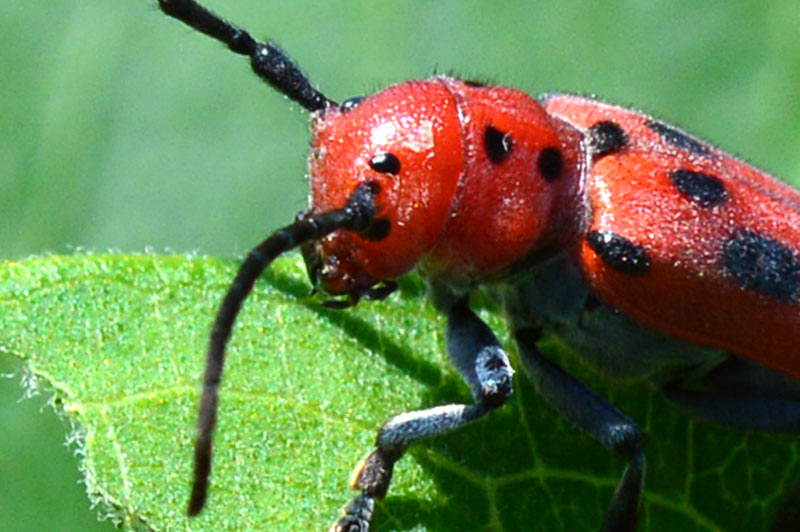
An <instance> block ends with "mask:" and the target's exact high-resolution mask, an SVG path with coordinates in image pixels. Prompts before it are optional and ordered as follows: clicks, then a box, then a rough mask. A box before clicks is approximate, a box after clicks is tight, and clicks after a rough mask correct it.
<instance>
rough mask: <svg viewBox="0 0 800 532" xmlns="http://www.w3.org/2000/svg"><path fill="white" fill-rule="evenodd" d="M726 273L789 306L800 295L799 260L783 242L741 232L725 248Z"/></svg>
mask: <svg viewBox="0 0 800 532" xmlns="http://www.w3.org/2000/svg"><path fill="white" fill-rule="evenodd" d="M722 258H723V261H724V264H725V270H726V271H727V272H728V273H729V274H730V275H732V276H733V277H734V278H735V279H736V281H737V282H738V283H739V284H740V285H741V286H744V287H746V288H750V289H752V290H755V291H756V292H759V293H761V294H764V295H766V296H770V297H773V298H775V299H777V300H778V301H783V302H786V303H790V302H794V301H797V300H798V296H800V257H798V255H797V253H796V252H795V251H794V250H793V249H792V248H790V247H789V246H787V245H786V244H783V243H781V242H778V241H777V240H773V239H772V238H770V237H768V236H764V235H760V234H758V233H756V232H754V231H749V230H746V229H742V230H740V231H737V232H736V233H734V234H733V236H731V237H730V238H729V239H728V240H727V241H726V242H725V244H724V245H723V246H722Z"/></svg>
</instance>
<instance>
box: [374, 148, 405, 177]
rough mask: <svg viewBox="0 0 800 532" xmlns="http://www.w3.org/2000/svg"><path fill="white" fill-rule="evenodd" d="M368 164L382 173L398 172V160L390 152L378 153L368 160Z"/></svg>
mask: <svg viewBox="0 0 800 532" xmlns="http://www.w3.org/2000/svg"><path fill="white" fill-rule="evenodd" d="M369 166H370V168H372V169H373V170H375V171H376V172H380V173H382V174H391V175H397V174H399V173H400V160H399V159H398V158H397V157H396V156H395V155H393V154H391V153H379V154H377V155H375V156H373V157H372V159H370V160H369Z"/></svg>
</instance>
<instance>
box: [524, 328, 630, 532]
mask: <svg viewBox="0 0 800 532" xmlns="http://www.w3.org/2000/svg"><path fill="white" fill-rule="evenodd" d="M514 336H515V338H516V340H517V343H518V345H519V349H520V357H521V359H522V364H523V367H524V369H525V372H526V373H527V374H528V377H529V378H530V379H531V381H532V382H533V383H534V385H535V386H536V388H537V390H538V391H539V393H540V394H541V395H542V397H544V399H545V400H546V401H547V402H548V403H550V404H551V405H552V406H553V407H554V408H555V409H556V410H558V412H559V413H560V414H561V415H563V416H564V417H565V418H567V419H568V420H570V421H571V422H572V423H573V424H575V426H577V427H578V428H580V429H582V430H583V431H585V432H586V433H588V434H589V435H590V436H591V437H593V438H594V439H596V440H597V441H599V442H600V443H602V444H603V445H605V446H606V447H608V448H609V449H612V450H614V451H616V452H618V453H620V454H622V455H623V456H625V457H627V458H628V460H629V462H628V465H627V467H626V468H625V471H624V472H623V474H622V477H621V478H620V480H619V483H618V484H617V489H616V490H615V491H614V496H613V497H612V499H611V503H610V505H609V507H608V511H607V513H606V518H605V521H604V522H603V528H602V530H603V531H606V532H630V531H633V530H635V528H636V515H637V513H638V509H639V499H640V498H641V494H642V487H643V485H644V471H645V457H644V453H643V452H642V431H641V429H640V428H639V426H638V425H637V424H636V423H635V422H634V421H633V420H632V419H630V418H629V417H628V416H626V415H625V414H623V413H622V412H620V411H619V410H617V409H616V408H614V407H613V406H611V404H609V403H608V401H606V400H605V399H603V398H602V397H600V396H599V395H597V394H596V393H594V392H593V391H591V390H590V389H589V388H587V387H586V386H585V385H584V384H583V383H582V382H580V381H579V380H577V379H576V378H575V377H573V376H572V375H570V374H569V373H567V372H566V371H564V370H563V369H561V368H560V367H558V366H557V365H555V364H553V363H552V362H550V361H549V360H547V359H546V358H545V357H543V356H542V354H541V353H540V352H539V349H538V348H537V346H536V344H537V342H538V341H539V337H540V334H539V331H538V330H535V329H519V330H517V331H515V333H514Z"/></svg>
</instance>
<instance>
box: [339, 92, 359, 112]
mask: <svg viewBox="0 0 800 532" xmlns="http://www.w3.org/2000/svg"><path fill="white" fill-rule="evenodd" d="M363 101H364V97H363V96H353V97H352V98H348V99H346V100H345V101H343V102H342V105H341V106H340V107H339V108H340V109H341V110H342V112H343V113H346V112H348V111H352V110H353V109H355V108H356V107H358V106H359V104H360V103H361V102H363Z"/></svg>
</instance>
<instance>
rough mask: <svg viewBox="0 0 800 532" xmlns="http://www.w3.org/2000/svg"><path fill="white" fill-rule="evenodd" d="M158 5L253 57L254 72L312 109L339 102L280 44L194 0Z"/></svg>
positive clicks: (162, 1) (163, 1)
mask: <svg viewBox="0 0 800 532" xmlns="http://www.w3.org/2000/svg"><path fill="white" fill-rule="evenodd" d="M158 6H159V7H160V8H161V11H163V12H164V13H166V14H167V15H169V16H171V17H173V18H176V19H178V20H180V21H181V22H183V23H184V24H187V25H188V26H191V27H192V28H194V29H196V30H197V31H199V32H201V33H205V34H206V35H208V36H209V37H213V38H215V39H217V40H218V41H221V42H223V43H224V44H226V45H227V46H228V48H230V49H231V50H232V51H234V52H236V53H237V54H240V55H246V56H248V57H250V65H251V66H252V68H253V72H255V73H256V74H257V75H258V76H259V77H260V78H261V79H263V80H265V81H266V82H267V83H269V84H270V85H272V86H273V87H274V88H275V89H276V90H277V91H278V92H281V93H282V94H285V95H286V96H288V97H289V98H291V99H292V100H294V101H296V102H297V103H299V104H300V105H302V106H303V107H304V108H306V109H308V110H309V111H318V110H320V109H324V108H326V107H329V106H331V105H338V104H337V103H336V102H334V101H333V100H329V99H328V98H326V97H325V95H324V94H322V93H321V92H320V91H318V90H317V89H316V88H314V86H313V85H312V84H311V80H310V79H308V77H307V76H306V75H305V74H303V72H302V71H301V70H300V69H299V68H298V67H297V65H295V64H294V62H293V61H292V60H291V59H290V58H289V56H288V55H286V53H285V52H284V51H283V50H281V49H280V48H279V47H278V45H277V44H275V43H273V42H266V43H260V42H258V41H256V40H255V39H254V38H253V37H252V36H251V35H250V34H249V33H248V32H247V31H245V30H243V29H242V28H239V27H238V26H235V25H233V24H231V23H229V22H226V21H225V20H223V19H221V18H220V17H218V16H217V15H215V14H213V13H211V12H210V11H209V10H207V9H206V8H204V7H203V6H201V5H200V4H198V3H197V2H195V1H194V0H158Z"/></svg>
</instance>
